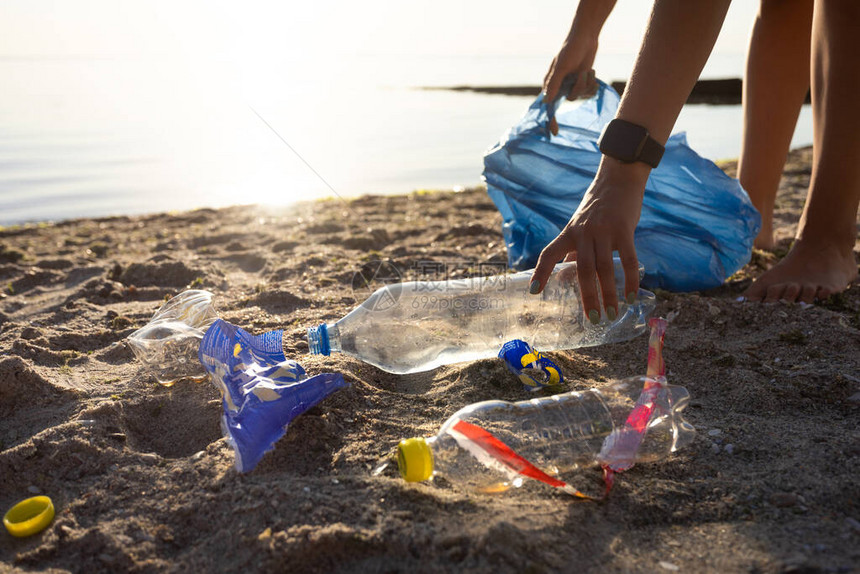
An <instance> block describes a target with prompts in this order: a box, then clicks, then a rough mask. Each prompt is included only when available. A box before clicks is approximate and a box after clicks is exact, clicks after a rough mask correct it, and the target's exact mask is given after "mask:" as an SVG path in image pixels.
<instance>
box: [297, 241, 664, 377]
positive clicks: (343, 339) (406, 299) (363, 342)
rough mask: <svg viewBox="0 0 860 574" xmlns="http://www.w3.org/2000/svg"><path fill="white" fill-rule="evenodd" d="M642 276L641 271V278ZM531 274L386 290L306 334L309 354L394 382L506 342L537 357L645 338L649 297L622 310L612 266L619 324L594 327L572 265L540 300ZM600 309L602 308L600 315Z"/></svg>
mask: <svg viewBox="0 0 860 574" xmlns="http://www.w3.org/2000/svg"><path fill="white" fill-rule="evenodd" d="M643 272H644V270H643V269H642V268H641V267H640V277H641V276H642V273H643ZM531 274H532V272H531V271H523V272H520V273H514V274H510V275H497V276H493V277H474V278H470V279H457V280H449V281H413V282H409V283H399V284H396V285H387V286H385V287H382V288H381V289H378V290H377V291H375V292H374V293H373V294H372V295H371V296H370V297H369V298H368V299H367V300H366V301H365V302H364V303H362V304H361V305H359V306H358V307H356V308H355V309H354V310H352V311H351V312H350V313H349V314H348V315H346V316H345V317H344V318H343V319H341V320H340V321H338V322H336V323H333V324H322V325H319V326H318V327H312V328H310V329H308V345H309V347H310V351H311V353H313V354H322V355H328V354H330V353H332V352H341V353H345V354H347V355H351V356H353V357H356V358H358V359H361V360H363V361H365V362H367V363H370V364H372V365H375V366H377V367H379V368H380V369H382V370H384V371H388V372H390V373H396V374H406V373H416V372H421V371H429V370H431V369H435V368H436V367H439V366H441V365H446V364H451V363H459V362H463V361H473V360H476V359H486V358H490V357H495V356H496V355H497V354H498V352H499V349H500V348H501V347H502V345H503V344H504V343H505V342H506V341H510V340H512V339H522V340H524V341H528V343H529V344H531V345H532V346H533V347H534V348H536V349H540V350H541V351H555V350H560V349H573V348H579V347H589V346H594V345H601V344H604V343H612V342H617V341H626V340H628V339H632V338H633V337H635V336H637V335H640V334H642V333H644V332H646V331H647V327H646V319H647V317H648V315H649V314H650V313H651V312H652V311H653V310H654V307H655V297H654V294H653V293H650V292H648V291H645V290H641V289H640V290H639V294H638V297H637V300H636V301H635V302H634V303H633V304H632V305H628V304H626V303H623V301H624V295H623V288H624V280H623V277H624V273H623V269H622V267H621V263H620V261H619V260H618V259H617V258H616V259H615V281H616V286H617V288H618V300H619V301H620V302H622V303H619V316H618V317H617V318H616V319H615V320H614V321H609V320H608V319H607V317H606V316H605V313H604V315H603V316H602V317H601V321H600V322H599V323H598V324H597V325H592V324H591V323H590V322H589V321H588V320H587V319H586V318H585V316H584V313H583V311H582V303H581V298H580V292H579V284H578V282H577V280H576V263H575V262H571V263H561V264H559V265H557V266H556V267H555V269H554V271H553V274H552V276H551V277H550V279H549V280H548V281H547V284H546V286H545V288H544V290H543V291H542V292H541V294H540V295H531V294H529V281H530V279H531ZM602 307H603V304H602V301H601V308H602Z"/></svg>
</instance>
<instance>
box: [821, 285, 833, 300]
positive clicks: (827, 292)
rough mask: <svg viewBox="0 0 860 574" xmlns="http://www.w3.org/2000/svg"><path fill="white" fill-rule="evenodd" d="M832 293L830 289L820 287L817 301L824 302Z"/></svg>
mask: <svg viewBox="0 0 860 574" xmlns="http://www.w3.org/2000/svg"><path fill="white" fill-rule="evenodd" d="M833 293H834V292H833V290H832V289H828V288H827V287H822V288H821V289H819V290H818V300H819V301H826V300H827V299H829V298H830V296H831V295H833Z"/></svg>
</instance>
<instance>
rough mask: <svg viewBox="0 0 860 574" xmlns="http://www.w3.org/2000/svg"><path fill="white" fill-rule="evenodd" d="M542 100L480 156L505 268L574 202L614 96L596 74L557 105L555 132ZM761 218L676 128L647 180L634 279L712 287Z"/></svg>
mask: <svg viewBox="0 0 860 574" xmlns="http://www.w3.org/2000/svg"><path fill="white" fill-rule="evenodd" d="M541 99H542V98H540V97H538V99H537V100H535V102H534V103H533V104H532V105H531V106H530V107H529V109H528V111H527V112H526V114H525V116H523V118H522V119H521V120H520V121H519V123H518V124H517V125H515V126H514V127H513V128H511V129H510V130H509V131H508V132H507V133H506V134H505V135H504V136H503V137H502V139H501V141H499V143H497V144H496V145H495V146H493V147H492V148H491V149H490V150H489V151H487V153H486V155H485V156H484V180H485V181H486V183H487V192H488V193H489V195H490V198H491V199H492V200H493V202H494V203H495V204H496V207H497V208H498V209H499V211H500V212H501V214H502V217H503V224H502V232H503V235H504V237H505V243H506V244H507V248H508V264H509V265H510V266H511V267H513V268H514V269H529V268H531V267H534V266H535V264H536V263H537V259H538V256H539V255H540V252H541V250H542V249H543V248H544V247H545V246H546V245H547V244H548V243H549V242H550V241H552V240H553V239H554V238H555V237H556V236H557V235H558V234H559V232H560V231H561V230H562V228H563V227H564V226H565V224H567V222H568V221H569V220H570V217H571V215H573V213H574V211H576V208H577V207H578V206H579V203H580V201H582V197H583V195H585V191H586V190H587V189H588V186H589V185H590V184H591V182H592V180H593V179H594V176H595V174H596V173H597V166H598V164H599V163H600V156H601V154H600V151H599V149H598V147H597V140H598V138H599V137H600V132H601V131H602V130H603V126H604V125H606V124H607V123H608V122H609V121H610V120H611V119H612V118H614V117H615V112H616V110H617V108H618V102H619V97H618V94H617V93H616V92H615V90H613V89H612V88H611V87H610V86H607V85H606V84H605V83H603V82H599V88H598V91H597V94H596V95H595V96H594V97H592V98H591V99H589V100H586V101H584V102H582V103H581V104H580V105H579V106H577V107H573V108H569V107H562V108H560V109H559V110H558V111H557V113H556V120H557V121H558V127H559V131H558V135H557V136H550V135H549V134H548V130H547V129H546V122H547V114H548V109H547V105H546V104H544V103H543V102H542V101H541ZM553 105H554V106H558V103H557V102H556V103H555V104H553ZM760 226H761V218H760V216H759V214H758V211H756V209H755V208H754V207H753V206H752V204H751V203H750V200H749V197H748V196H747V194H746V192H745V191H744V190H743V188H741V186H740V184H739V183H738V181H737V180H736V179H733V178H731V177H729V176H727V175H726V174H725V173H724V172H723V171H722V170H721V169H720V168H719V167H717V166H716V165H715V164H714V163H713V162H712V161H710V160H707V159H705V158H702V157H700V156H699V155H698V154H697V153H696V152H695V151H693V150H692V149H691V148H690V147H689V146H688V145H687V139H686V136H685V134H683V133H678V134H675V135H673V136H672V137H671V138H669V141H668V142H667V143H666V153H665V154H664V155H663V160H662V161H661V163H660V166H659V167H658V168H657V169H655V170H653V171H652V172H651V176H650V178H649V179H648V184H647V185H646V187H645V197H644V200H643V204H642V214H641V217H640V219H639V225H638V226H637V227H636V233H635V243H636V253H637V255H638V257H639V262H640V263H641V264H642V265H643V266H644V267H645V277H644V279H643V280H642V284H643V285H644V286H646V287H648V288H655V287H659V288H662V289H667V290H670V291H695V290H700V289H708V288H711V287H716V286H718V285H720V284H722V283H723V281H725V279H726V278H727V277H729V276H730V275H731V274H732V273H734V272H735V271H737V270H738V269H740V268H741V267H743V265H744V264H746V263H747V262H748V261H749V258H750V254H751V252H752V244H753V240H754V239H755V236H756V235H757V234H758V230H759V227H760Z"/></svg>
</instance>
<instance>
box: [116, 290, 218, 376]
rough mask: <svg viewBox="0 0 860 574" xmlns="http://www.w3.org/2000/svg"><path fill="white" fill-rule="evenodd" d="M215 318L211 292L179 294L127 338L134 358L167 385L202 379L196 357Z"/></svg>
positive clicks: (200, 291) (203, 370) (201, 369)
mask: <svg viewBox="0 0 860 574" xmlns="http://www.w3.org/2000/svg"><path fill="white" fill-rule="evenodd" d="M217 318H218V314H217V312H216V311H215V308H214V307H213V306H212V293H210V292H209V291H203V290H200V289H192V290H189V291H183V292H182V293H180V294H179V295H177V296H175V297H173V298H171V299H170V300H168V301H167V302H166V303H165V304H164V305H162V306H161V308H160V309H159V310H158V311H156V312H155V315H153V316H152V319H150V321H149V323H147V324H146V325H145V326H143V327H141V328H140V329H138V330H137V331H135V332H134V333H132V334H131V335H129V337H128V343H129V345H130V346H131V350H132V351H133V352H134V355H135V357H137V359H138V360H139V361H140V362H141V363H143V367H144V369H145V370H146V371H148V372H150V373H152V375H153V376H155V378H156V379H158V382H159V383H161V384H162V385H165V386H168V387H169V386H171V385H173V383H175V382H176V381H178V380H179V379H184V378H202V377H205V376H206V371H205V369H204V368H203V365H202V364H201V363H200V360H199V359H198V358H197V350H198V349H199V347H200V341H201V340H202V339H203V335H204V334H205V333H206V329H208V328H209V326H210V325H212V323H214V322H215V320H216V319H217Z"/></svg>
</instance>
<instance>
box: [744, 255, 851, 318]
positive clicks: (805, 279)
mask: <svg viewBox="0 0 860 574" xmlns="http://www.w3.org/2000/svg"><path fill="white" fill-rule="evenodd" d="M856 278H857V262H856V261H855V259H854V252H853V251H852V250H851V249H848V250H844V249H840V248H839V247H837V246H836V245H834V244H832V243H831V244H827V245H825V246H823V247H822V246H818V245H812V244H811V243H810V242H808V241H806V242H804V241H802V240H798V241H797V242H796V243H795V244H794V247H792V249H791V251H789V253H788V255H786V256H785V258H784V259H783V260H782V261H780V262H779V263H777V264H776V265H775V266H774V267H773V268H771V269H769V270H767V271H766V272H765V273H764V274H763V275H762V276H761V277H759V278H758V279H756V281H755V282H754V283H753V284H752V285H750V288H749V289H747V290H746V291H745V292H744V297H745V298H746V299H747V300H749V301H762V302H764V303H774V302H776V301H789V302H794V301H802V302H804V303H812V302H813V301H814V300H815V299H826V298H827V297H830V295H832V294H834V293H839V292H840V291H844V290H845V288H846V287H848V284H849V283H851V281H853V280H854V279H856Z"/></svg>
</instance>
